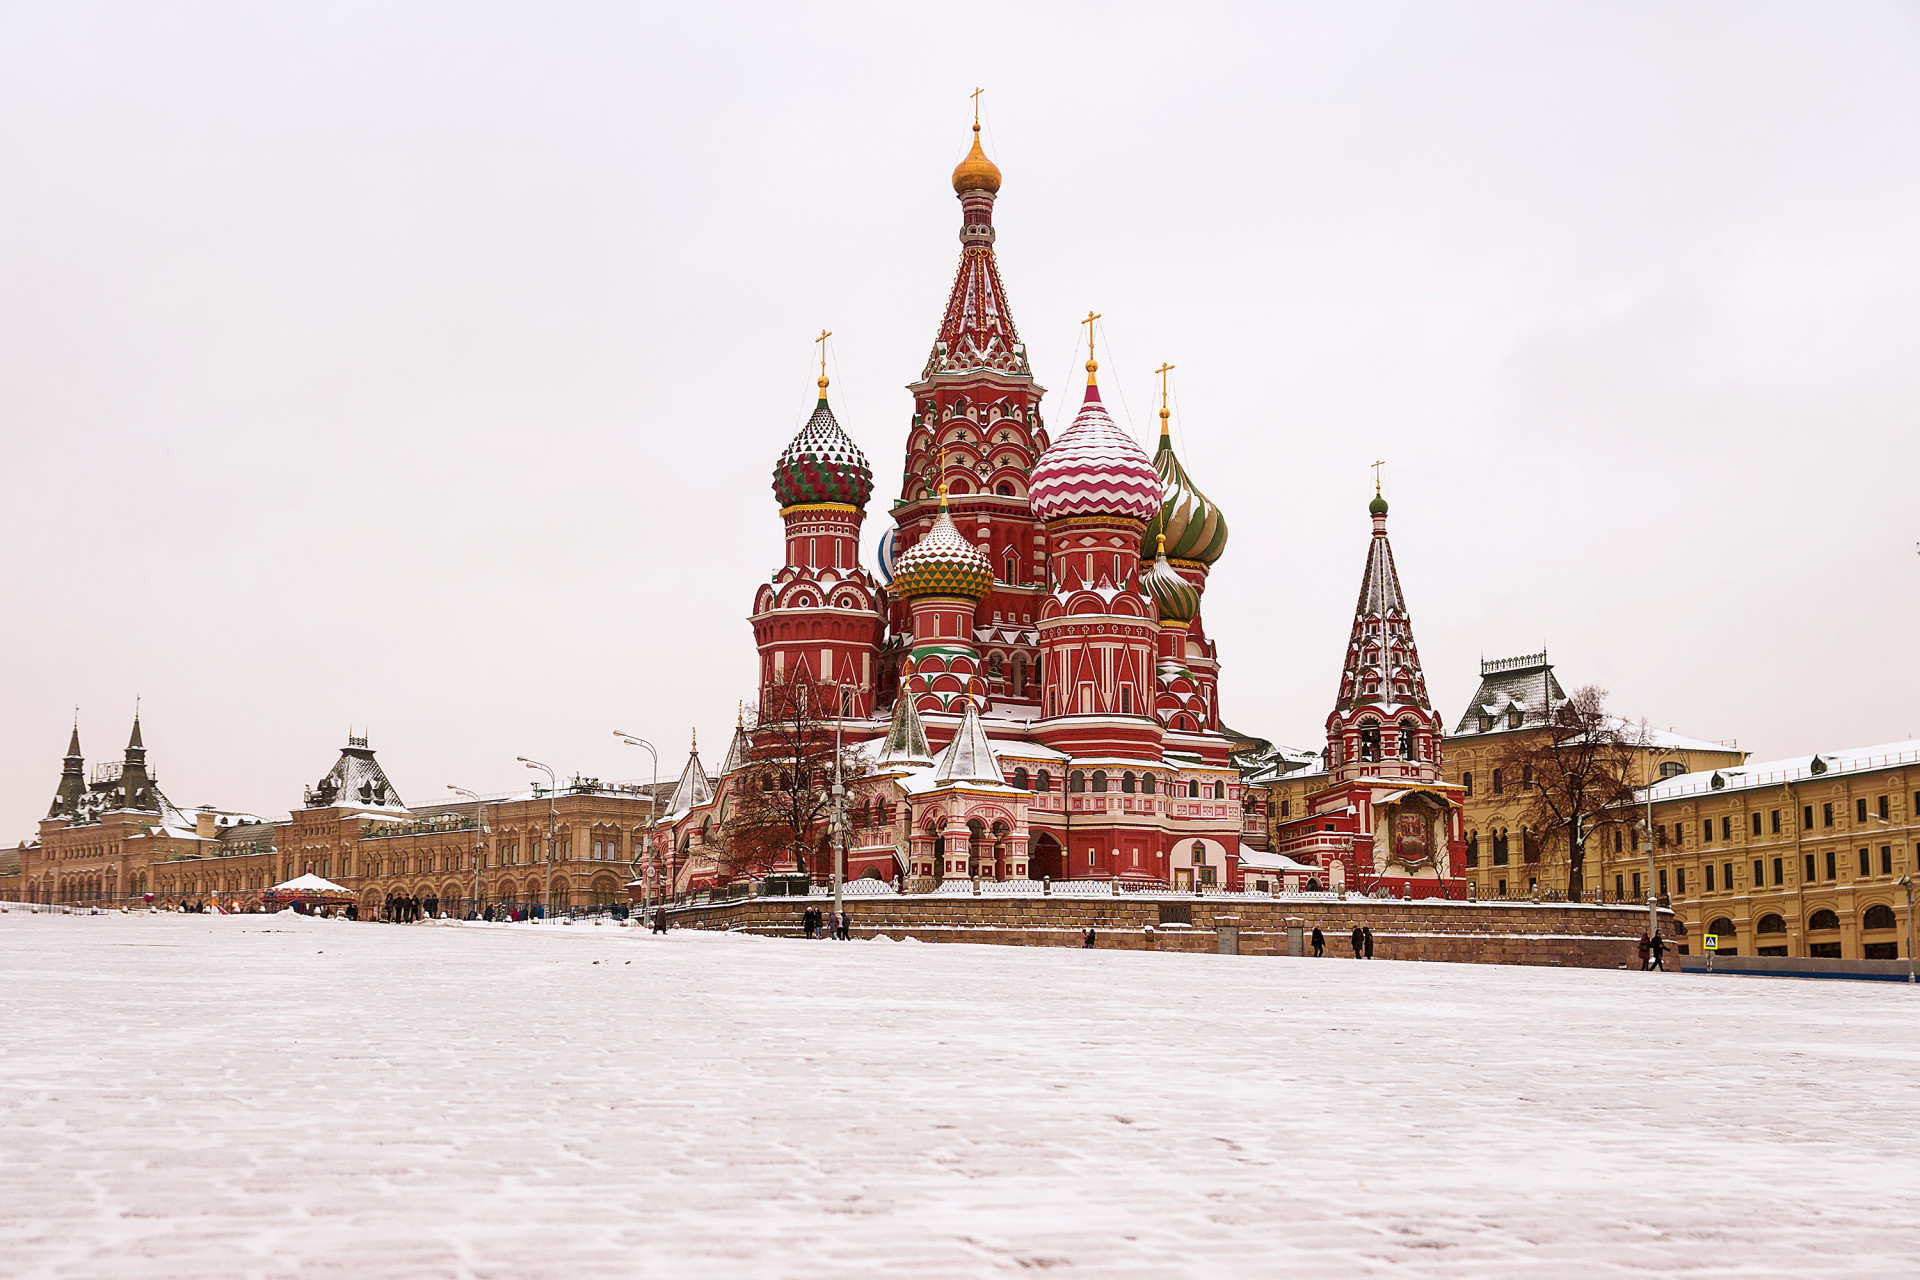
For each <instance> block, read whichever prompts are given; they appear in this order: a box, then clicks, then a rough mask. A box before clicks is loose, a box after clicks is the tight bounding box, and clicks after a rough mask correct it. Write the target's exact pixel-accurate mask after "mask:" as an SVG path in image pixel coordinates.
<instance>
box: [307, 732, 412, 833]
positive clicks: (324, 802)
mask: <svg viewBox="0 0 1920 1280" xmlns="http://www.w3.org/2000/svg"><path fill="white" fill-rule="evenodd" d="M307 807H308V808H309V809H335V808H338V809H354V810H359V811H361V812H364V813H369V814H372V813H379V812H383V811H384V812H388V813H395V814H404V813H405V812H406V811H407V806H406V804H405V803H404V802H403V801H402V800H401V799H400V793H399V792H398V791H396V790H394V787H393V784H392V783H391V782H389V781H387V774H386V771H385V770H384V769H382V768H381V767H380V762H379V761H377V760H375V759H374V758H373V749H372V748H371V747H369V746H368V745H367V740H366V739H365V738H354V737H349V738H348V739H347V745H346V746H344V747H342V748H340V758H339V759H338V760H335V761H334V762H333V768H331V769H329V770H327V774H326V776H325V777H324V778H322V779H320V781H319V782H318V783H316V784H315V785H314V786H313V787H312V788H311V789H310V790H308V792H307Z"/></svg>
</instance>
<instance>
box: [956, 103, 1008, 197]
mask: <svg viewBox="0 0 1920 1280" xmlns="http://www.w3.org/2000/svg"><path fill="white" fill-rule="evenodd" d="M999 190H1000V166H998V165H996V164H995V163H994V162H993V161H991V160H989V159H987V153H986V152H984V151H982V150H981V149H980V122H979V121H978V120H976V121H974V123H973V150H971V151H969V152H967V158H966V159H965V160H962V161H961V162H960V163H959V164H957V165H955V166H954V167H953V193H954V194H955V195H964V194H966V193H967V192H969V191H984V192H986V193H987V194H988V195H993V194H996V193H997V192H998V191H999Z"/></svg>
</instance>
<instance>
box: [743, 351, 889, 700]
mask: <svg viewBox="0 0 1920 1280" xmlns="http://www.w3.org/2000/svg"><path fill="white" fill-rule="evenodd" d="M821 337H822V348H821V350H822V357H821V359H822V363H821V371H820V379H819V386H820V400H819V403H818V404H816V405H815V406H814V410H813V416H812V417H811V418H810V419H808V420H807V424H806V426H804V427H802V428H801V429H800V434H798V435H796V436H795V437H794V438H793V443H792V444H789V445H788V446H787V448H786V451H785V452H784V453H782V454H781V455H780V459H779V461H778V462H776V463H775V464H774V468H773V492H774V496H775V497H777V498H778V499H779V500H780V518H781V519H782V520H783V521H785V522H786V526H787V537H786V547H787V556H786V564H784V565H783V566H782V567H781V568H780V569H779V571H778V572H776V573H775V574H774V575H773V580H772V581H771V582H769V583H767V584H766V585H764V586H762V587H761V588H760V590H759V591H758V592H757V593H755V596H754V602H753V617H752V622H753V638H754V643H755V644H756V645H758V647H759V649H760V701H761V705H763V706H765V705H767V702H768V698H767V691H768V688H769V687H770V686H771V685H773V684H774V683H776V682H779V681H782V680H790V679H792V678H793V676H792V673H793V672H796V671H799V672H805V673H806V674H807V675H808V676H810V677H811V678H812V679H814V680H820V681H831V682H834V683H837V684H840V685H842V686H843V687H844V688H845V689H846V690H847V693H848V702H847V706H848V710H849V713H850V714H852V715H854V716H861V717H864V716H870V715H872V714H873V709H874V682H875V678H876V676H877V675H878V671H877V659H878V657H879V653H880V637H881V631H882V627H883V625H884V622H885V620H884V618H883V617H882V616H881V613H880V610H879V601H880V597H881V593H880V584H879V583H878V582H876V581H874V579H873V576H872V575H871V574H869V573H868V572H867V571H866V570H865V569H864V568H862V567H861V565H860V525H861V522H862V521H863V520H864V519H865V518H866V505H867V499H868V498H869V497H871V496H872V494H873V470H872V468H870V467H869V466H868V465H867V459H866V455H865V454H863V453H861V452H860V446H858V445H856V444H855V443H854V442H853V440H852V439H851V438H850V437H849V436H848V435H847V433H846V432H845V431H842V430H841V429H840V424H839V423H838V422H837V421H835V420H834V416H833V410H832V409H830V408H828V407H827V375H826V366H825V345H824V339H825V337H826V335H824V334H823V335H821Z"/></svg>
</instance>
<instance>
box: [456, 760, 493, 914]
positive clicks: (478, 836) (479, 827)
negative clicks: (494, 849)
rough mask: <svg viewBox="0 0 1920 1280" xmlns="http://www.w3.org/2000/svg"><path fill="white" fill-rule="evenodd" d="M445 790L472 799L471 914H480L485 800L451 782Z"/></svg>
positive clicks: (485, 847) (485, 815)
mask: <svg viewBox="0 0 1920 1280" xmlns="http://www.w3.org/2000/svg"><path fill="white" fill-rule="evenodd" d="M447 790H449V791H452V792H455V793H456V794H459V795H463V796H465V797H466V798H467V799H469V800H471V801H473V803H474V811H473V914H474V916H475V917H476V918H477V917H478V916H479V914H480V864H481V863H482V862H484V861H485V860H486V856H487V802H486V801H484V800H482V799H481V798H480V797H479V796H478V795H477V794H475V793H474V792H472V791H469V790H467V789H466V788H465V787H456V786H454V785H453V784H452V783H451V782H449V783H448V784H447Z"/></svg>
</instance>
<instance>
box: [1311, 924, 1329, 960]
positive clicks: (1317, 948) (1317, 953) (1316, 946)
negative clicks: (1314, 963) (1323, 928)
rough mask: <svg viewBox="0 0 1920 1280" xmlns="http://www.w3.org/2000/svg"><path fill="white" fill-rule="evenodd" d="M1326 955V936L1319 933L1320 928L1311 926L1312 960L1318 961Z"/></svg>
mask: <svg viewBox="0 0 1920 1280" xmlns="http://www.w3.org/2000/svg"><path fill="white" fill-rule="evenodd" d="M1326 953H1327V935H1326V934H1324V933H1322V932H1320V926H1319V925H1315V926H1313V958H1314V959H1315V960H1318V959H1319V958H1320V957H1321V956H1323V955H1325V954H1326Z"/></svg>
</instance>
